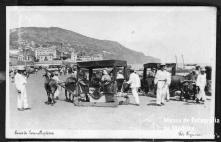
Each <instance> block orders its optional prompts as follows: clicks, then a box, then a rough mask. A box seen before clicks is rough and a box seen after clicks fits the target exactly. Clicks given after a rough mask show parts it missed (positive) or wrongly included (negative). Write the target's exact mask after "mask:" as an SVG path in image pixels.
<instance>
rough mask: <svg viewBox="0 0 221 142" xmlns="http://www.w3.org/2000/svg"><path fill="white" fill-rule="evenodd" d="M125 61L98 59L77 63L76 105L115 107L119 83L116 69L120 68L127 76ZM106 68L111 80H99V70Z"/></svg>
mask: <svg viewBox="0 0 221 142" xmlns="http://www.w3.org/2000/svg"><path fill="white" fill-rule="evenodd" d="M126 68H127V62H126V61H122V60H100V61H87V62H78V63H77V80H78V81H77V88H76V96H77V97H75V98H77V99H74V104H75V105H76V106H102V107H117V106H118V104H119V102H118V98H117V91H118V86H119V83H123V82H122V80H121V81H119V80H117V71H119V70H122V73H123V75H124V78H127V73H126V71H127V69H126ZM104 69H105V70H107V71H108V73H109V75H110V77H111V81H110V82H102V81H101V71H102V70H104Z"/></svg>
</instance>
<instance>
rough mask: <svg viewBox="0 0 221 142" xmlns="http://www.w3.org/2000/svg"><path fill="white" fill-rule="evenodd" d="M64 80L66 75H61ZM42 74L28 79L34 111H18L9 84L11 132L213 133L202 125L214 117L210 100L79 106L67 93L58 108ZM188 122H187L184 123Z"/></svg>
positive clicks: (208, 125) (149, 99) (144, 98)
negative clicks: (67, 98)
mask: <svg viewBox="0 0 221 142" xmlns="http://www.w3.org/2000/svg"><path fill="white" fill-rule="evenodd" d="M60 78H61V80H64V79H65V78H66V76H61V77H60ZM43 81H44V79H43V77H42V72H41V71H39V72H38V73H37V74H33V75H31V76H30V77H29V78H28V85H27V94H28V102H29V105H30V107H31V110H26V111H18V110H17V108H16V105H17V94H16V90H15V86H14V84H13V83H11V82H10V83H9V87H10V89H9V90H10V92H9V93H8V95H9V106H10V108H7V111H9V115H10V117H9V118H8V120H7V121H9V123H10V128H11V129H29V128H32V129H63V130H106V129H109V130H162V129H168V128H169V129H176V128H181V127H190V128H193V129H194V131H196V132H197V133H200V134H202V135H204V134H208V133H209V132H212V131H213V128H214V127H213V123H205V122H198V121H199V120H197V119H200V120H201V119H205V120H208V119H210V118H211V117H213V112H214V110H213V104H212V100H211V98H208V99H207V101H206V103H205V104H195V103H193V102H191V101H189V102H182V101H177V100H175V99H172V100H171V101H169V102H166V103H165V105H164V106H161V107H159V106H156V105H155V102H156V99H155V98H153V97H147V96H140V106H135V105H133V103H134V99H133V96H130V98H131V99H130V100H131V104H130V105H119V106H118V107H116V108H108V107H77V106H74V105H73V104H72V103H68V102H65V101H64V99H65V96H64V90H62V93H61V94H60V98H59V100H58V101H57V103H56V104H55V105H54V106H50V105H46V104H45V103H44V102H45V101H46V100H47V96H46V92H45V90H44V87H43V85H44V84H43ZM183 119H186V120H187V122H181V121H183Z"/></svg>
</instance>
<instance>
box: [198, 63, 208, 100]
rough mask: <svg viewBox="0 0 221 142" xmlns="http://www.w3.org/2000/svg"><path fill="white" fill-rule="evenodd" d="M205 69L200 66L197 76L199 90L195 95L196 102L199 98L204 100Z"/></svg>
mask: <svg viewBox="0 0 221 142" xmlns="http://www.w3.org/2000/svg"><path fill="white" fill-rule="evenodd" d="M205 71H206V69H205V68H204V67H202V68H200V74H199V75H198V76H197V80H196V85H197V86H199V88H200V91H199V94H198V95H197V99H196V102H197V103H199V101H200V100H202V102H204V101H205V100H206V95H205V90H204V89H205V87H206V73H205Z"/></svg>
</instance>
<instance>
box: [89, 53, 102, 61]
mask: <svg viewBox="0 0 221 142" xmlns="http://www.w3.org/2000/svg"><path fill="white" fill-rule="evenodd" d="M91 58H92V60H93V61H97V60H103V55H102V54H96V55H93V56H92V57H91Z"/></svg>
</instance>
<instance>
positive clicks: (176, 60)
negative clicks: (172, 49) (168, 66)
mask: <svg viewBox="0 0 221 142" xmlns="http://www.w3.org/2000/svg"><path fill="white" fill-rule="evenodd" d="M175 60H176V69H177V67H178V64H177V56H176V55H175Z"/></svg>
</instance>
